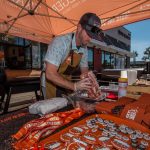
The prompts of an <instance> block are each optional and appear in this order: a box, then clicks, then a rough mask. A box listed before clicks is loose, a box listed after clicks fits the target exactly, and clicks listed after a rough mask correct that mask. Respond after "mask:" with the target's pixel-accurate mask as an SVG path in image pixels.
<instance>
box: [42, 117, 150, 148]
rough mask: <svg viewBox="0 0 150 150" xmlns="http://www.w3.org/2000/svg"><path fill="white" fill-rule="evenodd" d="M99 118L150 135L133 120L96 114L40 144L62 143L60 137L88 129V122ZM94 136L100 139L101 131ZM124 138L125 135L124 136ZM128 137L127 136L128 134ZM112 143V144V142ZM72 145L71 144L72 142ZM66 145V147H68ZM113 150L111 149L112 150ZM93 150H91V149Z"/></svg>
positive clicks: (149, 131)
mask: <svg viewBox="0 0 150 150" xmlns="http://www.w3.org/2000/svg"><path fill="white" fill-rule="evenodd" d="M95 117H96V118H97V117H100V118H102V119H104V120H111V121H113V122H114V123H115V124H116V125H118V126H119V125H121V124H124V125H126V126H128V127H129V128H132V129H133V130H140V131H141V132H144V133H145V132H147V133H150V130H149V129H147V128H145V127H144V126H142V125H140V124H138V123H136V122H134V121H132V120H126V119H122V118H118V117H115V116H111V115H107V114H96V115H90V116H89V117H86V118H85V119H82V120H81V121H78V122H77V123H75V124H73V125H71V126H69V127H67V128H65V129H63V130H61V131H60V132H57V133H56V134H53V135H51V136H49V137H47V138H45V139H44V140H42V141H40V144H41V145H42V144H43V145H47V144H49V143H50V142H54V141H58V142H59V141H60V137H61V135H64V134H65V133H68V132H69V131H70V129H72V128H73V127H82V126H84V127H86V125H87V120H90V119H92V118H95ZM100 128H102V126H101V125H100ZM87 133H88V134H90V131H89V132H87ZM92 134H93V135H95V136H96V137H100V135H101V133H99V131H97V132H94V133H92ZM82 135H84V134H81V135H79V136H77V137H78V138H79V137H80V136H82ZM122 136H123V135H122ZM126 136H128V135H127V134H126ZM110 139H111V141H112V140H113V139H114V138H110ZM81 141H82V138H81ZM111 141H110V142H111ZM105 142H106V141H105ZM126 142H127V143H128V144H130V145H131V141H130V140H129V141H126ZM68 143H69V142H68ZM68 143H66V145H67V144H68ZM70 143H71V142H70ZM108 143H109V141H108ZM103 144H105V143H103ZM66 145H65V146H66ZM97 145H99V143H97ZM110 149H111V148H110ZM148 149H149V148H148ZM90 150H91V149H90ZM120 150H122V149H120Z"/></svg>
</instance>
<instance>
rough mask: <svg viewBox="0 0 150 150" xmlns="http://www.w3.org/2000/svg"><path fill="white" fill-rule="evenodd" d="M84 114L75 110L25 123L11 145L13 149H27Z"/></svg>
mask: <svg viewBox="0 0 150 150" xmlns="http://www.w3.org/2000/svg"><path fill="white" fill-rule="evenodd" d="M83 114H84V112H83V111H82V110H81V109H80V108H76V109H74V110H71V111H67V112H60V113H53V114H47V115H45V116H43V117H41V118H39V119H35V120H32V121H30V122H28V123H26V124H25V125H24V126H23V127H22V128H21V129H20V130H19V131H18V132H17V133H16V134H15V135H12V137H13V138H14V139H15V140H16V142H15V143H13V147H14V148H15V149H29V148H31V147H32V146H34V145H35V144H36V143H37V142H38V141H39V140H40V139H41V138H44V137H45V136H48V135H49V134H51V133H52V132H53V131H55V130H56V129H57V128H59V127H60V126H63V125H65V124H67V123H69V122H71V121H72V120H74V119H77V118H79V117H81V116H82V115H83Z"/></svg>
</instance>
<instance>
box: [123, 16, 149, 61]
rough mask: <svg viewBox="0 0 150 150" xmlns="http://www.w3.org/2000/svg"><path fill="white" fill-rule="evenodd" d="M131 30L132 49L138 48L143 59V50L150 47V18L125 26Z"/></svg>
mask: <svg viewBox="0 0 150 150" xmlns="http://www.w3.org/2000/svg"><path fill="white" fill-rule="evenodd" d="M124 27H125V28H127V29H128V30H129V31H130V32H131V51H133V50H136V51H137V52H138V54H139V55H138V57H137V59H136V60H141V58H142V57H143V52H144V50H145V49H146V48H147V47H150V19H148V20H144V21H140V22H136V23H132V24H129V25H126V26H124Z"/></svg>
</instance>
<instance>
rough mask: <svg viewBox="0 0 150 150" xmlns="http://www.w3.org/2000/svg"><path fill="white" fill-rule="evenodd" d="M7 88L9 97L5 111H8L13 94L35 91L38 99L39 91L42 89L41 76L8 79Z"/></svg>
mask: <svg viewBox="0 0 150 150" xmlns="http://www.w3.org/2000/svg"><path fill="white" fill-rule="evenodd" d="M6 88H7V89H6V91H7V92H6V95H7V98H6V102H5V106H4V113H7V112H8V108H9V103H10V100H11V95H12V94H17V93H25V92H31V91H34V92H35V95H36V99H38V94H37V91H38V90H40V77H20V78H19V77H18V78H13V79H11V80H8V81H7V83H6Z"/></svg>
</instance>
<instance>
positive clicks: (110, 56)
mask: <svg viewBox="0 0 150 150" xmlns="http://www.w3.org/2000/svg"><path fill="white" fill-rule="evenodd" d="M103 39H104V41H103V42H101V41H96V40H94V39H93V40H92V41H91V43H90V44H89V45H88V63H89V67H90V69H92V70H97V71H101V70H102V69H123V68H128V67H129V65H130V57H131V56H132V53H131V52H130V51H131V33H130V32H129V31H128V30H127V29H125V28H124V27H119V28H115V29H111V30H107V31H104V38H103ZM47 47H48V45H47V44H43V43H38V42H34V41H30V40H26V39H23V38H20V37H13V36H4V35H2V34H0V51H3V52H4V59H5V64H6V67H7V68H12V69H41V68H42V67H43V60H44V56H45V54H46V51H47Z"/></svg>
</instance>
